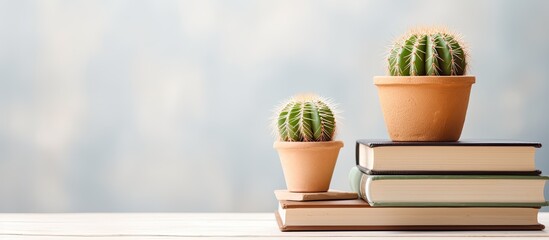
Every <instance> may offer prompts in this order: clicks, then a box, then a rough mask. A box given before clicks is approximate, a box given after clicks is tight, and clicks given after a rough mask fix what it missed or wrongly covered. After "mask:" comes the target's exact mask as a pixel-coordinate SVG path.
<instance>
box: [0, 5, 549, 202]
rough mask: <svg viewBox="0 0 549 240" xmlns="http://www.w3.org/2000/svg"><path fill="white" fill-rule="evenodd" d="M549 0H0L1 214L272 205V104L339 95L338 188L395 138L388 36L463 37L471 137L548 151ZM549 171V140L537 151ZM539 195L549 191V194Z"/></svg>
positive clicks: (278, 182) (276, 181) (275, 170)
mask: <svg viewBox="0 0 549 240" xmlns="http://www.w3.org/2000/svg"><path fill="white" fill-rule="evenodd" d="M548 10H549V2H547V1H524V0H523V1H478V0H470V1H436V0H434V1H404V0H403V1H381V0H380V1H300V0H298V1H208V0H201V1H53V0H52V1H0V212H73V211H78V212H87V211H102V212H103V211H121V212H124V211H142V212H143V211H206V212H209V211H245V212H247V211H272V210H274V209H275V207H276V201H275V198H274V195H273V193H272V191H273V190H274V189H278V188H284V187H285V185H284V179H283V175H282V170H281V167H280V164H279V161H278V156H277V154H276V152H275V150H274V149H273V148H272V143H273V140H274V138H273V137H272V136H271V130H270V129H269V118H270V117H271V115H272V112H271V109H272V108H273V107H274V106H275V105H277V104H278V103H279V102H280V101H282V100H283V99H285V98H287V97H289V96H291V95H293V94H295V93H299V92H317V93H319V94H321V95H324V96H327V97H331V98H333V100H334V101H336V102H337V103H339V107H340V110H342V111H343V113H342V116H343V119H342V121H341V123H340V125H339V127H340V128H339V135H338V138H339V139H341V140H343V141H344V142H345V144H346V146H345V147H344V148H343V149H342V152H341V153H340V157H339V162H338V163H337V166H336V170H335V173H334V177H333V181H332V187H333V188H336V189H342V190H347V189H349V187H348V183H347V173H348V170H349V169H350V168H351V166H353V164H354V141H355V139H357V138H386V137H387V133H386V129H385V125H384V123H383V117H382V115H381V110H380V107H379V101H378V99H377V92H376V89H375V87H374V85H373V84H372V77H373V76H375V75H385V73H386V70H385V60H384V53H385V51H386V48H387V46H388V45H389V44H390V42H391V40H392V39H393V38H395V37H397V36H398V35H399V34H401V33H403V32H405V31H406V30H407V29H408V28H409V27H412V26H416V25H424V24H427V25H447V26H448V27H450V28H451V29H454V30H455V31H457V32H460V33H462V34H463V35H464V38H465V40H466V41H467V42H468V43H469V46H470V51H471V56H470V59H471V60H470V74H472V75H475V76H476V77H477V83H476V84H475V85H474V86H473V90H472V94H471V101H470V105H469V111H468V115H467V120H466V123H465V127H464V130H463V135H462V137H463V138H502V139H521V140H531V141H540V142H542V143H545V144H549V128H548V123H547V121H548V119H549V111H548V110H549V83H548V82H549V79H548V76H549V61H548V57H549V44H548V43H549V30H547V26H546V25H547V23H549V14H547V11H548ZM537 164H538V166H539V168H540V169H541V170H543V171H545V172H546V173H549V146H548V147H545V148H542V149H540V150H539V151H538V154H537ZM546 196H547V195H546Z"/></svg>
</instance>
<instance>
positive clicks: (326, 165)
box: [273, 141, 343, 192]
mask: <svg viewBox="0 0 549 240" xmlns="http://www.w3.org/2000/svg"><path fill="white" fill-rule="evenodd" d="M273 147H274V148H275V149H276V150H277V151H278V156H279V157H280V162H281V163H282V170H283V171H284V179H285V180H286V186H287V187H288V190H289V191H290V192H326V191H328V189H329V188H330V181H331V180H332V174H333V172H334V168H335V164H336V161H337V156H338V154H339V149H341V148H342V147H343V142H341V141H329V142H280V141H277V142H275V143H274V146H273Z"/></svg>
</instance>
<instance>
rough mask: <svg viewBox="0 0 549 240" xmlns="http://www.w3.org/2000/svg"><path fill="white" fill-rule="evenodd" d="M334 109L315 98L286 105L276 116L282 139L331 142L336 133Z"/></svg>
mask: <svg viewBox="0 0 549 240" xmlns="http://www.w3.org/2000/svg"><path fill="white" fill-rule="evenodd" d="M334 109H335V108H334V106H333V104H332V103H331V101H330V100H328V99H324V98H322V97H319V96H317V95H315V94H305V95H297V96H295V97H292V98H291V99H289V100H288V101H286V102H285V103H284V104H282V105H281V106H280V108H279V110H278V111H276V116H275V121H274V125H275V129H276V132H277V133H278V134H277V135H278V139H279V140H280V141H286V142H319V141H331V140H332V139H333V137H334V135H335V131H336V117H335V112H334Z"/></svg>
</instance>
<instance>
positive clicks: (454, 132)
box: [374, 76, 475, 141]
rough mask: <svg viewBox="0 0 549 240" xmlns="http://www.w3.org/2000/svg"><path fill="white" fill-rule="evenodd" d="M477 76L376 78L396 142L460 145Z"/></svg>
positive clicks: (390, 129)
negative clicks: (472, 86) (448, 142)
mask: <svg viewBox="0 0 549 240" xmlns="http://www.w3.org/2000/svg"><path fill="white" fill-rule="evenodd" d="M473 83H475V77H474V76H380V77H374V84H375V85H376V86H377V88H378V93H379V100H380V102H381V109H382V111H383V117H384V118H385V124H386V125H387V130H388V131H389V136H390V137H391V140H393V141H457V140H459V137H460V136H461V130H462V129H463V123H464V122H465V115H466V113H467V105H468V104H469V94H470V92H471V85H472V84H473Z"/></svg>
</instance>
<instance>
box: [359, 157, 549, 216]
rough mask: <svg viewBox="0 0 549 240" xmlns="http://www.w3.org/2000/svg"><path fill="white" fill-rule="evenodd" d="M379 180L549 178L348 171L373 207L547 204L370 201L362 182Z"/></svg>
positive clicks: (520, 204)
mask: <svg viewBox="0 0 549 240" xmlns="http://www.w3.org/2000/svg"><path fill="white" fill-rule="evenodd" d="M367 179H370V181H379V180H406V179H410V180H422V179H523V180H549V177H548V176H520V175H367V174H364V173H363V172H361V171H360V170H359V169H358V168H357V167H356V166H355V167H353V168H352V169H351V171H350V173H349V182H350V185H351V189H352V191H354V192H357V193H358V195H359V196H360V197H361V198H362V199H364V200H366V201H368V203H369V204H370V205H371V206H373V207H378V206H379V207H413V206H417V207H439V206H440V207H542V206H548V202H546V201H543V202H533V203H532V202H372V201H369V200H368V199H367V198H366V196H367V194H366V193H365V191H366V189H365V184H364V182H365V181H366V180H367Z"/></svg>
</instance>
